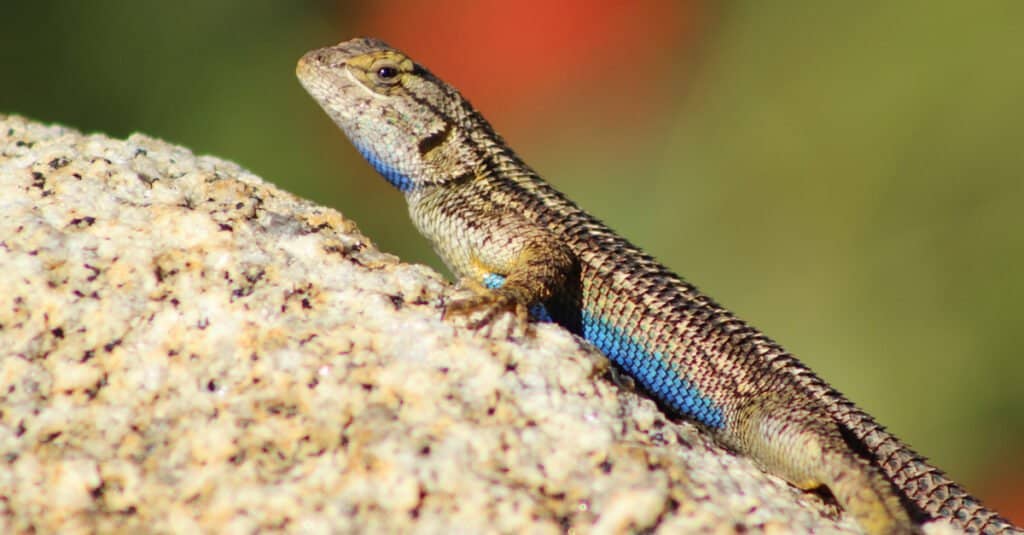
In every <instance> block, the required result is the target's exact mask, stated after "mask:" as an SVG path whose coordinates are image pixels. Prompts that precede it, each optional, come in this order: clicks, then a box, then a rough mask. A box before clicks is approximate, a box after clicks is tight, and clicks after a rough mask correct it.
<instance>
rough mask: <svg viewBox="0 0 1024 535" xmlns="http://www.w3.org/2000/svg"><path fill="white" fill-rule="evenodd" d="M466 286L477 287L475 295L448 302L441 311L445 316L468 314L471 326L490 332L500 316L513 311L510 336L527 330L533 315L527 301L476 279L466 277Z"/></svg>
mask: <svg viewBox="0 0 1024 535" xmlns="http://www.w3.org/2000/svg"><path fill="white" fill-rule="evenodd" d="M462 286H464V287H466V288H467V289H469V290H471V291H473V293H474V294H475V295H471V296H468V297H461V298H456V299H454V300H452V301H450V302H448V303H447V304H446V305H445V306H444V311H443V312H442V313H441V318H442V319H446V320H450V319H453V318H456V317H462V318H466V320H467V323H466V325H467V326H468V327H469V328H471V329H475V330H481V329H485V328H486V333H487V334H488V335H490V334H492V330H491V329H492V328H493V327H494V325H495V324H496V323H497V322H496V320H498V318H499V316H501V315H502V314H504V313H506V312H511V313H512V314H513V321H512V324H511V325H510V326H509V328H508V332H507V333H506V336H507V337H509V338H512V337H521V336H524V335H525V334H526V329H527V325H528V324H529V317H530V311H529V308H528V307H527V306H526V305H524V304H522V303H520V302H518V301H516V300H515V299H513V298H512V297H510V296H508V295H506V294H502V293H500V292H496V291H493V290H490V289H487V288H485V287H483V286H481V285H479V284H477V283H476V282H475V281H472V280H463V281H462Z"/></svg>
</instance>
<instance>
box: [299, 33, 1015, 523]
mask: <svg viewBox="0 0 1024 535" xmlns="http://www.w3.org/2000/svg"><path fill="white" fill-rule="evenodd" d="M297 74H298V76H299V79H300V81H301V82H302V84H303V86H305V88H306V90H307V91H309V93H310V94H311V95H312V96H313V98H315V99H316V100H317V102H318V103H319V104H320V105H321V106H322V107H323V108H324V110H325V111H326V112H327V113H328V114H329V115H330V116H331V118H332V119H334V121H335V122H336V123H337V124H338V126H340V127H341V129H342V130H344V132H345V134H346V135H347V136H348V137H349V139H350V140H351V141H352V143H353V144H354V145H355V146H356V148H357V149H358V150H359V152H360V153H362V154H363V155H364V156H365V157H366V159H367V160H368V161H369V162H370V163H371V164H372V165H373V166H374V167H375V168H376V169H377V170H378V171H379V172H380V173H381V174H382V175H384V176H385V178H387V179H388V181H390V182H391V183H392V184H394V185H395V186H396V187H398V188H399V189H400V190H402V192H403V193H404V194H405V196H406V199H407V201H408V203H409V212H410V215H411V216H412V220H413V223H414V224H415V225H416V226H417V228H418V229H419V230H420V232H421V233H422V234H423V235H425V236H426V237H427V238H428V239H430V241H431V242H432V243H433V244H434V247H435V249H436V250H437V252H438V254H439V255H440V256H441V257H442V258H443V259H444V261H445V262H446V263H447V264H448V266H449V267H450V268H451V270H452V271H453V272H454V273H456V274H457V275H458V276H460V277H463V278H464V279H466V280H467V281H471V282H472V283H473V284H470V286H471V287H475V288H478V289H479V291H478V293H477V295H476V296H475V297H472V298H469V299H466V300H463V301H459V302H455V303H452V304H451V305H450V306H449V308H448V313H454V314H470V313H474V312H480V311H483V312H490V313H494V312H496V311H502V310H509V311H515V312H518V313H519V314H520V315H521V316H523V317H525V314H526V310H527V309H530V308H531V307H532V310H533V311H534V313H535V315H540V316H542V317H545V318H550V319H551V320H553V321H555V322H557V323H558V324H560V325H562V326H564V327H565V328H566V329H569V330H570V331H572V332H574V333H577V334H579V335H581V336H583V337H584V338H585V339H587V340H588V341H589V342H591V343H592V344H594V345H595V346H596V347H597V348H598V349H600V350H601V351H602V352H603V353H604V354H606V355H607V356H608V357H609V358H610V359H611V360H612V361H613V362H615V363H616V364H617V365H618V366H619V367H621V368H622V369H623V370H625V371H626V372H627V373H629V374H630V375H631V376H632V377H633V378H634V379H635V380H636V382H637V383H638V384H639V385H640V386H641V387H642V388H643V389H644V390H645V391H646V392H647V393H648V394H650V395H651V396H652V397H653V398H654V399H656V400H657V401H658V402H659V403H660V404H661V406H662V407H663V408H664V409H665V410H666V411H667V412H668V413H670V414H672V415H674V416H678V417H685V418H689V419H691V420H693V421H696V422H699V423H700V424H702V425H703V426H704V427H706V428H707V429H708V431H709V432H711V433H713V434H714V435H715V436H716V437H717V438H718V439H719V440H720V441H722V442H723V443H725V444H727V445H728V446H730V447H732V448H735V449H736V450H738V451H739V452H741V453H744V454H746V455H749V456H751V457H752V458H753V459H755V460H756V461H758V462H759V463H760V464H761V465H762V466H764V467H765V468H766V469H767V470H768V471H770V472H772V473H775V474H777V475H779V476H781V477H784V478H786V479H787V480H789V481H790V482H792V483H793V484H794V485H796V486H798V487H800V488H804V489H811V488H815V487H818V486H822V485H825V486H827V487H828V488H829V489H830V490H831V492H832V494H833V495H835V496H836V498H837V499H838V501H839V503H840V504H841V505H842V506H843V507H844V508H845V509H846V510H847V511H848V512H849V513H850V514H852V515H853V516H854V518H855V519H856V520H857V521H858V523H859V524H860V525H861V526H862V527H863V528H864V529H865V531H868V532H870V533H909V532H912V531H913V530H914V529H915V528H914V526H913V524H912V522H911V518H914V519H915V520H924V519H926V518H928V517H946V518H948V519H950V520H951V521H952V522H953V523H954V524H956V525H958V526H960V527H962V528H964V529H966V530H968V531H972V532H984V533H1022V531H1020V530H1018V529H1017V528H1014V527H1013V526H1012V525H1010V524H1009V522H1007V521H1006V520H1004V519H1002V518H1000V517H999V516H998V515H997V514H996V513H995V512H993V511H990V510H988V509H985V508H984V507H983V506H982V505H981V504H980V503H979V502H978V500H976V499H975V498H973V497H971V496H970V495H969V494H968V493H967V492H966V491H965V490H964V489H963V488H961V487H960V486H959V485H957V484H956V483H954V482H953V481H951V480H950V479H949V478H947V477H946V476H945V475H944V474H943V473H942V472H941V471H939V470H938V469H936V468H935V467H933V466H931V465H930V464H928V463H927V462H926V461H925V460H924V459H923V458H922V457H921V456H919V455H918V454H916V453H915V452H914V451H912V450H911V449H910V448H908V447H907V446H906V445H904V444H903V443H902V442H900V441H899V440H898V439H896V438H895V437H894V436H893V435H891V434H889V433H888V432H886V431H885V430H884V429H883V428H882V427H881V426H880V425H878V424H877V423H876V422H875V421H874V419H872V418H871V416H869V415H868V414H866V413H865V412H863V411H861V410H860V409H858V408H857V407H856V406H854V405H853V404H852V403H851V402H850V401H848V400H847V399H846V398H845V397H843V396H842V394H840V393H839V392H837V391H835V390H834V389H833V388H831V387H830V386H829V385H828V384H827V383H825V382H824V381H823V380H822V379H820V378H818V377H817V376H816V375H814V373H812V372H811V371H810V370H809V369H808V368H807V367H806V366H804V365H803V364H801V363H800V362H799V361H798V360H796V358H794V357H793V356H792V355H790V354H789V353H787V352H786V351H785V350H783V349H782V347H780V346H779V345H778V344H776V343H775V342H773V341H772V340H770V339H769V338H768V337H766V336H765V335H763V334H762V333H761V332H759V331H757V330H756V329H754V328H752V327H750V326H749V325H747V324H746V323H744V322H743V321H741V320H739V319H738V318H736V317H735V316H734V315H733V314H732V313H731V312H729V311H728V310H726V309H724V308H722V307H721V306H719V305H718V304H717V303H715V302H714V301H712V300H711V299H710V298H708V297H706V296H705V295H703V294H702V293H700V292H699V291H698V290H697V289H696V288H695V287H694V286H692V285H690V284H688V283H686V282H684V281H683V280H682V279H681V278H679V277H678V276H676V275H675V274H673V273H672V272H670V271H669V270H668V269H667V268H665V267H664V266H662V265H661V264H659V263H658V262H657V261H655V260H654V259H653V258H651V257H650V256H648V255H647V254H645V253H644V252H643V251H641V250H639V249H637V248H636V247H634V246H633V245H632V244H630V243H629V242H628V241H626V240H625V239H623V238H622V237H620V236H618V235H617V234H615V233H614V232H612V231H611V230H610V229H609V228H608V227H606V226H605V225H603V224H602V223H601V222H600V221H598V220H597V219H595V218H593V217H591V216H590V215H589V214H587V213H586V212H584V211H582V210H580V209H579V208H578V207H577V206H576V205H575V204H573V203H572V201H570V200H569V199H567V198H566V197H565V196H564V195H562V194H561V193H559V192H558V191H556V190H555V189H554V188H552V187H551V186H550V185H549V184H548V183H546V182H544V181H543V180H542V179H541V178H540V177H539V176H538V175H537V174H536V173H535V172H534V171H533V170H532V169H531V168H530V167H528V166H527V165H526V164H524V163H523V162H522V161H521V160H520V159H519V157H518V156H516V155H515V153H513V152H512V150H511V149H510V148H508V146H507V145H506V144H505V142H504V141H503V140H502V139H501V137H499V136H498V135H497V134H496V133H495V132H494V130H493V129H492V128H491V126H490V125H489V124H488V123H487V121H486V120H485V119H484V118H483V117H482V116H481V115H480V114H479V113H477V111H476V110H474V109H473V107H472V106H470V104H469V103H468V102H467V101H466V100H465V99H464V98H462V96H461V95H459V93H458V92H457V91H456V90H455V89H453V88H452V87H450V86H448V85H447V84H445V83H444V82H442V81H441V80H439V79H438V78H436V77H435V76H433V75H432V74H431V73H430V72H428V71H427V70H426V69H424V68H423V67H422V66H420V65H417V64H416V63H414V62H413V61H412V60H410V59H409V58H408V56H406V55H405V54H403V53H401V52H399V51H397V50H395V49H393V48H391V47H389V46H387V45H386V44H384V43H382V42H380V41H376V40H371V39H355V40H352V41H348V42H345V43H341V44H339V45H337V46H333V47H327V48H322V49H319V50H314V51H312V52H310V53H308V54H306V55H305V56H304V57H303V58H302V60H300V62H299V65H298V68H297Z"/></svg>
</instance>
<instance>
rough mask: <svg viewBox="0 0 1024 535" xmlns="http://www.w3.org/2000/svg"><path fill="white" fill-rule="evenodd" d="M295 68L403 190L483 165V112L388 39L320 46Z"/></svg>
mask: <svg viewBox="0 0 1024 535" xmlns="http://www.w3.org/2000/svg"><path fill="white" fill-rule="evenodd" d="M295 72H296V75H297V76H298V78H299V81H300V82H301V83H302V85H303V87H305V88H306V91H308V92H309V94H310V95H312V96H313V98H314V99H315V100H316V101H317V102H318V103H319V104H320V106H321V107H323V109H324V110H325V111H326V112H327V114H328V115H330V117H331V118H332V119H333V120H334V122H335V123H337V125H338V126H339V127H340V128H341V129H342V130H343V131H344V132H345V135H346V136H348V138H349V140H350V141H352V144H353V145H355V147H356V149H358V150H359V152H360V153H361V154H362V155H363V157H365V158H366V159H367V161H369V162H370V164H371V165H373V167H374V168H376V169H377V171H378V172H379V173H380V174H381V175H383V176H384V178H386V179H387V180H388V181H389V182H391V183H392V184H393V185H394V186H396V187H397V188H398V189H400V190H402V191H404V192H407V193H408V192H411V191H417V190H422V189H424V188H427V187H430V186H435V185H441V184H445V183H447V182H450V181H453V180H461V179H464V178H466V177H467V176H472V175H473V173H475V172H476V170H477V169H478V168H479V167H480V165H481V162H482V157H481V156H480V154H478V149H476V148H475V145H474V144H473V143H471V142H469V140H468V139H467V135H468V133H469V132H472V131H473V129H474V128H478V121H483V118H482V117H480V115H479V114H478V113H477V112H476V111H475V110H473V108H472V107H471V106H470V105H469V103H468V102H466V101H465V99H463V98H462V96H461V95H459V93H458V92H457V91H456V90H455V89H453V88H452V87H451V86H449V85H447V84H446V83H444V82H443V81H441V80H440V79H438V78H437V77H435V76H434V75H432V74H431V73H430V72H428V71H427V70H426V69H424V68H423V67H422V66H420V65H418V64H416V63H415V62H413V60H411V59H410V58H409V57H408V56H406V55H405V54H403V53H402V52H400V51H398V50H396V49H394V48H391V47H390V46H388V45H387V44H385V43H383V42H381V41H377V40H374V39H353V40H351V41H346V42H344V43H340V44H338V45H335V46H330V47H326V48H321V49H317V50H313V51H311V52H309V53H307V54H306V55H305V56H303V57H302V59H300V60H299V64H298V66H297V67H296V70H295ZM488 130H489V126H488Z"/></svg>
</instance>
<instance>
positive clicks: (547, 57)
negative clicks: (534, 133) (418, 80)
mask: <svg viewBox="0 0 1024 535" xmlns="http://www.w3.org/2000/svg"><path fill="white" fill-rule="evenodd" d="M700 5H701V3H700V2H699V1H697V0H689V1H668V0H665V1H647V2H610V1H585V0H565V1H561V2H543V1H539V0H531V1H520V2H509V3H499V2H486V1H471V0H458V1H446V2H436V1H426V0H388V1H381V2H375V3H372V4H370V5H363V10H364V11H363V12H362V14H361V20H359V21H357V22H356V23H355V24H354V26H355V29H356V30H357V31H360V32H364V34H365V35H367V36H373V37H378V38H381V39H384V40H385V41H388V42H389V43H390V44H392V45H393V46H396V47H398V48H401V49H403V50H405V51H407V52H409V54H411V55H412V56H413V57H414V58H416V59H417V60H418V61H419V62H421V63H423V64H424V65H426V66H427V67H428V68H429V69H431V70H432V71H433V72H434V73H436V74H437V75H438V76H440V77H441V78H443V79H445V80H447V81H449V82H450V83H452V84H453V85H455V86H456V87H458V88H459V89H460V91H462V93H463V94H464V95H466V96H467V97H468V98H469V99H470V100H471V101H472V102H473V103H474V104H475V105H476V106H477V107H478V108H480V109H481V110H482V111H483V112H484V114H485V115H488V116H500V117H502V118H501V119H495V122H502V121H507V120H515V119H516V118H517V116H518V115H519V113H521V112H522V110H529V109H531V107H532V103H534V102H536V101H537V100H550V99H552V98H553V94H557V93H559V92H569V93H571V95H565V94H563V95H562V96H563V97H571V96H573V95H575V94H576V93H577V92H580V91H586V92H590V93H592V94H593V95H594V96H596V97H598V98H610V99H611V100H612V102H609V103H608V104H609V105H608V107H607V108H604V107H603V108H602V112H608V111H613V112H614V109H616V108H619V109H622V110H623V111H627V112H629V113H635V112H636V111H637V107H643V106H644V104H645V103H648V100H649V99H646V98H645V97H648V96H650V95H651V93H652V91H651V90H650V89H649V88H650V87H651V86H652V85H656V84H657V82H658V80H659V79H660V80H664V78H665V76H666V70H671V69H673V68H674V66H675V65H680V64H681V63H683V62H681V61H680V58H681V56H683V55H684V54H683V52H685V51H686V50H687V49H688V48H690V47H691V46H692V45H693V44H695V42H696V39H695V38H696V36H697V30H698V29H699V26H701V24H700V23H699V21H700V15H701V9H700ZM349 22H350V23H351V21H349ZM669 74H671V73H669ZM664 83H666V82H663V84H664ZM554 100H558V99H557V98H556V99H554ZM591 105H593V103H591Z"/></svg>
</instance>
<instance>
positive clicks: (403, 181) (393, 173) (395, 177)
mask: <svg viewBox="0 0 1024 535" xmlns="http://www.w3.org/2000/svg"><path fill="white" fill-rule="evenodd" d="M354 145H355V147H356V150H358V151H359V154H362V155H363V158H366V161H367V162H369V163H370V165H371V166H373V168H374V169H376V170H377V172H378V173H380V174H381V176H383V177H384V179H385V180H387V181H388V182H390V183H391V185H392V186H394V187H396V188H398V189H399V191H401V192H403V193H405V192H409V191H412V189H413V185H414V182H413V180H412V179H411V178H409V176H408V175H406V174H404V173H402V172H401V171H399V170H398V169H397V168H396V167H394V166H393V165H391V164H389V163H387V162H385V161H384V160H382V159H381V158H380V157H379V156H377V154H376V153H375V152H373V150H372V149H370V148H368V147H366V146H364V145H360V144H355V143H354Z"/></svg>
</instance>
